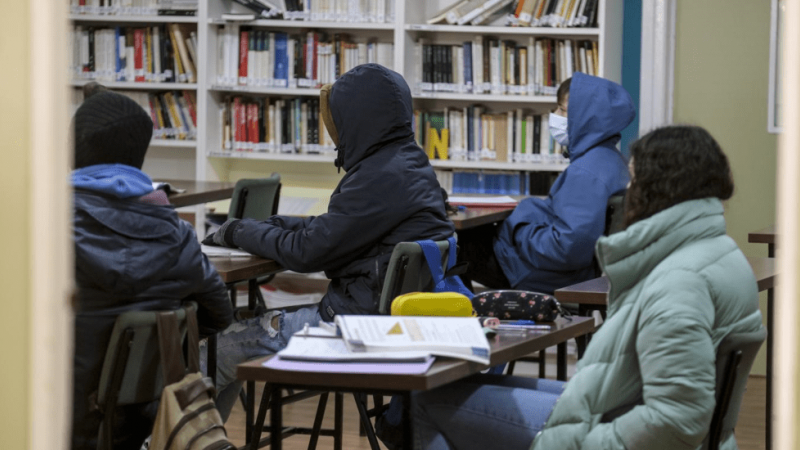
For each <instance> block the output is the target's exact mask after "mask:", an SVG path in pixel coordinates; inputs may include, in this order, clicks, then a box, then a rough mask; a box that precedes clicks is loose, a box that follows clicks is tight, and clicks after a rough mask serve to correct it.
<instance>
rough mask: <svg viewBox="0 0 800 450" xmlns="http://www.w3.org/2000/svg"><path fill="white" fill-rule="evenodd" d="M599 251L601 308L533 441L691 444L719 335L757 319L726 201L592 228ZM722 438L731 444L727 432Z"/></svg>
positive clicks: (689, 448) (748, 327)
mask: <svg viewBox="0 0 800 450" xmlns="http://www.w3.org/2000/svg"><path fill="white" fill-rule="evenodd" d="M596 253H597V256H598V259H599V261H600V265H601V267H602V268H603V271H604V272H605V273H606V275H607V276H608V279H609V282H610V284H611V290H610V292H609V294H608V318H607V320H606V322H605V323H604V324H603V326H602V327H601V329H600V331H598V332H597V333H596V334H595V335H594V337H593V338H592V341H591V343H590V345H589V347H588V348H587V350H586V353H585V355H584V357H583V359H581V360H580V361H579V362H578V367H577V373H576V374H575V376H574V377H573V378H572V379H571V380H570V381H569V383H567V385H566V388H565V390H564V393H563V394H562V396H561V398H560V399H559V400H558V403H557V404H556V406H555V408H554V409H553V412H552V413H551V415H550V418H549V419H548V421H547V424H546V426H545V429H544V430H543V431H542V432H541V433H540V434H539V435H538V436H537V437H536V439H534V441H533V444H532V446H531V449H532V450H569V449H583V450H593V449H628V450H638V449H642V450H662V449H663V450H683V449H685V450H694V449H696V448H698V447H699V446H700V445H701V443H702V441H703V439H704V437H705V435H706V433H707V432H708V427H709V424H710V422H711V415H712V413H713V411H714V403H715V401H714V380H715V378H714V377H715V369H714V360H715V355H716V348H717V346H718V345H719V343H720V341H721V340H722V339H723V338H724V337H725V336H726V335H727V334H728V333H730V332H733V331H735V332H748V331H755V330H758V329H759V327H760V326H761V313H760V312H759V310H758V292H757V291H758V289H757V286H756V281H755V277H754V276H753V272H752V270H751V268H750V265H749V264H748V262H747V260H746V259H745V257H744V255H743V254H742V252H741V251H740V250H739V248H738V247H737V246H736V243H735V242H734V241H733V239H731V238H730V237H728V236H727V235H726V234H725V219H724V217H723V208H722V203H721V202H720V201H719V200H718V199H716V198H706V199H701V200H691V201H687V202H684V203H681V204H678V205H675V206H673V207H671V208H668V209H666V210H664V211H661V212H659V213H658V214H656V215H654V216H652V217H650V218H648V219H645V220H642V221H640V222H637V223H635V224H633V225H631V226H630V227H628V229H627V230H625V231H623V232H620V233H617V234H613V235H611V236H608V237H603V238H600V240H599V241H598V242H597V245H596ZM604 415H606V418H605V420H602V421H601V419H602V418H603V416H604ZM611 416H614V417H615V418H613V419H611V418H610V417H611ZM609 420H610V421H609ZM722 443H723V445H722V446H721V448H723V449H735V448H737V446H736V440H735V439H734V437H733V435H732V434H731V435H729V436H723V437H722Z"/></svg>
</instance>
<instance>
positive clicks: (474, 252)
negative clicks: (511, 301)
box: [459, 72, 636, 293]
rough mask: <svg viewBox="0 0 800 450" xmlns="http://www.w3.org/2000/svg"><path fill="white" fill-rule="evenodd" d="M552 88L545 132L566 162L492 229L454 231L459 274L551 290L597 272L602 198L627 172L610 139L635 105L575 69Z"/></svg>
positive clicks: (620, 91)
mask: <svg viewBox="0 0 800 450" xmlns="http://www.w3.org/2000/svg"><path fill="white" fill-rule="evenodd" d="M558 94H559V95H558V97H557V99H558V109H557V110H556V112H555V113H552V114H550V133H551V135H552V136H553V138H554V139H555V140H556V141H558V142H559V143H560V144H561V145H562V146H566V147H567V148H568V150H569V152H568V153H569V160H570V163H569V166H568V167H567V169H566V170H564V172H563V173H562V174H561V175H560V176H559V177H558V178H557V179H556V181H555V183H554V184H553V186H552V188H551V189H550V194H549V195H548V197H547V198H545V199H541V198H536V197H531V198H526V199H524V200H522V201H520V202H519V204H518V205H517V207H516V208H515V209H514V212H513V213H512V214H511V216H509V217H508V218H507V219H506V220H505V221H504V222H503V223H502V224H500V225H499V227H497V229H495V228H493V227H487V228H480V229H475V230H471V231H469V232H467V233H459V234H460V237H461V239H459V241H460V242H459V244H460V245H461V247H462V253H461V254H460V255H459V260H461V261H468V262H469V263H470V264H469V269H468V271H467V273H466V275H465V276H464V278H465V281H471V280H475V281H478V282H480V283H482V284H485V285H487V286H489V287H492V288H514V289H523V290H529V291H536V292H544V293H552V292H553V291H554V290H556V289H558V288H561V287H564V286H569V285H571V284H575V283H579V282H581V281H585V280H588V279H591V278H593V277H595V276H596V273H595V266H594V264H593V256H594V253H593V252H594V244H595V242H597V239H598V238H599V237H600V236H601V235H602V234H603V231H604V228H605V219H606V217H605V216H606V206H607V203H608V199H609V198H610V197H611V196H613V195H615V194H619V193H621V192H623V191H624V190H625V186H626V185H627V184H628V181H629V179H630V178H629V175H628V166H627V162H626V161H625V157H624V156H623V155H622V153H620V151H619V150H617V147H616V146H617V144H618V143H619V140H620V132H621V131H622V130H623V129H625V127H627V126H628V125H629V124H630V123H631V122H632V121H633V119H634V117H635V116H636V111H635V109H634V106H633V102H632V101H631V97H630V95H629V94H628V92H627V91H625V89H624V88H623V87H622V86H620V85H619V84H616V83H614V82H612V81H609V80H606V79H603V78H597V77H593V76H590V75H585V74H583V73H580V72H576V73H575V75H574V76H573V77H572V78H571V79H570V80H567V81H565V82H564V83H562V86H561V87H559V93H558Z"/></svg>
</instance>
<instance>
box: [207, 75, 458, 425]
mask: <svg viewBox="0 0 800 450" xmlns="http://www.w3.org/2000/svg"><path fill="white" fill-rule="evenodd" d="M328 89H329V90H328ZM328 92H329V93H330V97H329V100H328V101H327V102H326V101H325V100H326V98H325V97H326V95H327V93H328ZM326 103H327V104H328V105H329V107H330V108H329V114H328V111H327V108H325V106H326ZM320 109H321V111H320V115H321V116H322V117H323V119H324V120H325V119H327V120H325V125H326V128H327V129H328V132H329V134H330V135H331V138H332V139H333V140H334V142H335V143H336V145H337V151H338V156H337V159H336V167H338V168H342V169H344V170H345V171H346V174H345V175H344V177H343V178H342V180H341V182H340V183H339V185H338V186H337V187H336V189H335V190H334V191H333V194H332V195H331V198H330V203H329V207H328V212H327V213H325V214H323V215H320V216H316V217H308V218H305V219H301V218H295V217H284V216H273V217H271V218H270V219H268V220H266V221H263V222H259V221H255V220H251V219H243V220H230V221H228V222H226V223H225V224H223V226H222V227H221V228H220V229H219V230H218V231H217V232H216V233H215V234H214V235H212V236H210V237H209V238H208V239H207V240H208V241H211V240H213V242H214V243H216V244H218V245H225V246H229V247H241V248H243V249H244V250H247V251H248V252H250V253H254V254H257V255H260V256H263V257H265V258H270V259H274V260H275V261H277V262H279V263H280V264H281V265H282V266H283V267H285V268H287V269H289V270H293V271H296V272H315V271H325V274H326V275H327V276H328V277H329V278H330V279H331V283H330V285H329V287H328V291H327V293H326V294H325V296H324V297H323V299H322V301H321V303H320V304H319V306H313V307H310V308H304V309H301V310H299V311H295V312H283V311H276V312H271V313H268V314H267V315H266V316H264V317H256V318H253V319H250V320H248V321H245V322H241V323H237V324H234V325H233V326H231V327H230V328H229V329H228V330H226V331H224V332H223V333H222V334H221V335H220V337H219V343H218V351H217V358H218V373H217V376H218V378H217V383H218V385H219V386H220V388H221V392H220V398H219V400H218V406H219V407H220V409H221V410H223V411H224V410H225V409H226V408H229V407H230V406H232V403H233V401H235V396H236V394H237V393H238V390H239V386H238V385H236V383H234V384H233V385H231V386H230V387H229V388H228V389H225V390H223V389H222V388H224V387H225V386H226V385H228V384H229V383H233V382H234V381H235V368H236V364H238V363H241V362H243V361H245V360H248V359H252V358H255V357H259V356H264V355H267V354H271V353H274V352H277V351H278V350H280V349H282V348H284V347H285V346H286V343H287V342H288V340H289V337H291V335H292V334H293V333H294V332H296V331H298V330H300V329H302V327H303V325H304V324H305V323H308V324H309V325H311V326H314V325H316V324H317V323H318V322H319V321H320V320H324V321H331V320H332V319H333V317H334V316H335V315H336V314H377V312H378V299H379V296H380V292H381V289H382V284H383V279H384V277H385V276H386V268H387V266H388V263H389V258H390V256H391V253H392V250H393V248H394V246H395V244H397V243H399V242H405V241H416V240H420V239H434V240H441V239H446V238H447V237H449V236H451V235H452V234H453V231H454V228H453V224H452V222H450V220H449V219H448V218H447V213H446V211H445V207H444V206H445V205H444V198H443V196H442V191H441V188H440V186H439V183H438V182H437V181H436V177H435V175H434V172H433V167H431V165H430V163H429V161H428V157H427V155H425V153H424V152H423V151H422V149H421V148H419V146H418V145H417V144H416V142H415V141H414V132H413V130H412V127H411V124H412V120H413V113H412V107H411V92H410V90H409V88H408V85H407V84H406V82H405V80H403V77H402V76H400V75H399V74H397V73H396V72H393V71H391V70H388V69H386V68H385V67H383V66H380V65H377V64H365V65H361V66H358V67H356V68H354V69H352V70H350V71H349V72H347V73H346V74H344V75H343V76H342V77H340V78H339V79H338V80H337V81H336V83H335V84H334V85H333V86H332V87H330V88H328V87H325V88H323V90H322V101H321V108H320ZM224 412H225V411H224Z"/></svg>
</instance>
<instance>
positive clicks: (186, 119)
mask: <svg viewBox="0 0 800 450" xmlns="http://www.w3.org/2000/svg"><path fill="white" fill-rule="evenodd" d="M72 92H73V101H72V103H73V105H74V107H75V108H76V109H77V107H78V106H80V104H81V103H83V91H82V90H80V89H75V90H73V91H72ZM114 92H117V93H120V94H123V95H127V96H128V97H130V98H132V99H133V100H134V101H135V102H136V103H138V104H139V106H141V107H142V109H144V110H145V112H147V113H148V114H150V119H152V121H153V139H175V140H194V139H197V97H196V96H195V93H194V91H162V92H158V93H147V92H142V91H114Z"/></svg>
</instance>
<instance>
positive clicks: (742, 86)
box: [674, 0, 777, 374]
mask: <svg viewBox="0 0 800 450" xmlns="http://www.w3.org/2000/svg"><path fill="white" fill-rule="evenodd" d="M769 26H770V2H768V1H747V0H735V1H731V0H705V1H701V2H693V1H687V0H682V1H679V2H678V15H677V25H676V36H677V37H676V52H675V96H674V99H675V109H674V121H675V122H676V123H690V124H695V125H700V126H703V127H705V128H706V129H708V130H709V132H710V133H711V134H712V135H713V136H714V137H715V138H716V139H717V140H718V141H719V143H720V145H721V146H722V149H723V150H724V151H725V153H727V155H728V158H729V159H730V163H731V167H732V170H733V176H734V181H735V183H736V191H735V193H734V196H733V198H732V199H731V200H730V201H729V202H728V204H727V208H726V220H727V223H728V234H730V235H731V236H732V237H733V238H734V239H735V240H736V242H737V243H738V244H739V247H741V249H742V250H743V251H744V253H745V254H746V255H748V256H766V255H767V248H766V245H764V244H748V243H747V233H748V232H750V231H754V230H757V229H759V228H763V227H765V226H768V225H771V224H773V223H775V169H776V165H775V159H776V152H777V148H776V146H777V139H776V136H775V135H772V134H769V133H767V91H768V82H769ZM765 298H766V297H765V296H764V295H762V302H761V303H762V312H765V309H764V303H765ZM765 367H766V366H765V355H764V349H762V352H761V355H760V357H759V359H758V360H756V365H755V366H754V369H753V371H754V373H760V374H763V373H765Z"/></svg>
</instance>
